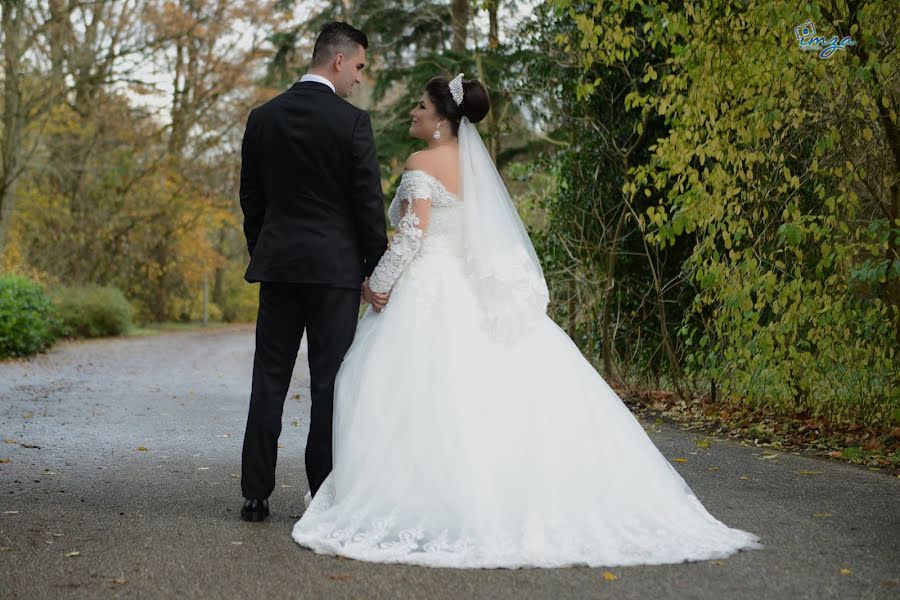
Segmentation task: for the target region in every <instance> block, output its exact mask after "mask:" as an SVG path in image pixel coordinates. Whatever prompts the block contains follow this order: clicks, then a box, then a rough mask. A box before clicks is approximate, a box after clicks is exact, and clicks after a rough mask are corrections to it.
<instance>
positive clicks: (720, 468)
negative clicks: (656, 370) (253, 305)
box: [0, 326, 900, 599]
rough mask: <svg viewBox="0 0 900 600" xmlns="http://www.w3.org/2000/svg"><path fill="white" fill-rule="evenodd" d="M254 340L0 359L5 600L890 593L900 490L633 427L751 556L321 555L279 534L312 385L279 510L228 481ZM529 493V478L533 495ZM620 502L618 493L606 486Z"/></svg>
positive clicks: (297, 403) (301, 381)
mask: <svg viewBox="0 0 900 600" xmlns="http://www.w3.org/2000/svg"><path fill="white" fill-rule="evenodd" d="M252 356H253V327H252V326H231V327H223V328H217V329H215V330H208V331H186V332H178V333H162V334H159V335H153V336H147V337H133V338H119V339H104V340H96V341H89V342H62V343H60V344H58V345H57V346H55V347H54V348H53V349H52V350H51V351H50V352H49V353H48V354H45V355H40V356H37V357H35V358H32V359H28V360H15V361H6V362H0V437H2V441H0V550H2V551H0V589H2V590H3V593H2V596H3V597H5V598H50V597H58V596H59V595H61V594H62V595H64V596H66V597H97V596H98V595H100V594H104V593H109V592H114V593H118V594H121V595H123V596H134V597H174V596H179V597H210V598H217V597H237V596H249V595H253V596H263V595H264V596H267V597H309V598H326V597H327V598H363V597H364V598H516V599H519V598H550V597H553V598H559V599H561V598H590V597H598V598H599V597H604V598H609V597H615V598H651V597H652V598H657V599H659V598H730V599H734V598H792V599H793V598H816V599H819V598H842V599H843V598H896V597H898V595H900V574H898V571H897V565H898V564H900V535H898V534H900V513H898V511H897V503H898V498H900V479H898V478H896V477H892V476H888V475H886V474H884V473H876V472H871V471H869V470H867V469H865V468H863V467H857V466H853V465H847V464H843V463H840V462H837V461H831V460H825V459H817V458H810V457H805V456H799V455H794V454H790V453H785V452H777V451H772V450H769V449H765V450H764V449H759V448H753V447H746V446H742V445H741V444H740V443H738V442H735V441H732V440H712V442H711V443H710V444H708V447H703V446H706V445H707V444H705V443H701V444H700V445H698V441H701V439H703V438H702V437H701V436H699V435H696V434H694V433H691V432H687V431H682V430H680V429H679V428H677V427H675V426H671V425H666V424H655V423H653V422H652V421H650V422H647V423H645V427H646V428H647V430H648V433H649V434H650V436H651V438H652V439H653V441H654V442H655V443H656V444H657V446H658V447H659V449H660V451H661V452H662V453H663V454H664V455H665V456H666V457H667V458H669V459H671V460H672V461H673V465H674V466H675V468H676V469H678V470H679V472H680V473H682V475H683V476H684V477H685V479H686V480H687V482H688V483H689V484H690V485H691V487H692V488H693V489H694V491H695V492H696V493H697V495H698V496H699V497H700V499H701V501H702V502H703V503H704V504H705V505H706V506H707V508H708V509H709V510H710V512H712V514H713V515H715V516H716V517H717V518H719V519H721V520H723V521H724V522H726V523H728V524H730V525H733V526H735V527H741V528H743V529H747V530H749V531H753V532H755V533H757V534H759V535H760V536H761V537H762V540H763V543H764V544H765V546H766V547H765V549H763V550H756V551H750V552H741V553H738V554H736V555H734V556H732V557H730V558H728V559H725V560H721V561H705V562H697V563H684V564H679V565H664V566H644V567H629V568H620V567H610V568H606V569H589V568H571V569H554V570H544V569H525V570H516V571H510V570H452V569H427V568H421V567H411V566H397V565H382V564H371V563H362V562H357V561H352V560H341V559H337V558H333V557H328V556H320V555H316V554H314V553H312V552H310V551H307V550H305V549H303V548H301V547H300V546H298V545H297V544H295V543H294V542H293V541H292V540H291V538H290V530H291V526H292V524H293V523H294V521H295V520H296V519H297V518H298V517H299V515H300V513H301V511H302V506H303V504H302V497H303V494H304V493H305V492H306V479H305V474H304V471H303V446H304V441H305V435H306V431H307V418H308V413H309V401H308V393H309V388H308V385H309V376H308V370H307V367H306V361H305V356H304V355H302V354H301V356H300V358H299V360H298V362H297V369H296V373H295V377H294V381H293V382H292V386H291V390H290V392H289V396H288V399H287V401H286V403H285V411H284V429H283V433H282V436H281V443H282V445H283V448H282V450H281V454H280V457H279V461H278V481H277V485H276V491H275V493H274V494H273V496H272V498H271V507H272V511H273V515H272V517H271V519H270V520H269V521H267V522H265V523H262V524H250V523H243V522H241V521H240V520H239V518H238V512H239V509H240V504H241V495H240V487H239V484H238V483H239V482H238V479H237V477H238V476H239V475H238V473H239V471H240V450H241V443H242V439H243V427H244V422H245V419H246V411H247V400H248V394H249V388H250V370H251V361H252ZM535 484H536V485H537V484H539V482H535ZM610 493H615V490H610Z"/></svg>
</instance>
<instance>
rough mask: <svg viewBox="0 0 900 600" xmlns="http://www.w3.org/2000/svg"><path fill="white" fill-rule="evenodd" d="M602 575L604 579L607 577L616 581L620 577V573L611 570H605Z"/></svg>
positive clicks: (607, 579)
mask: <svg viewBox="0 0 900 600" xmlns="http://www.w3.org/2000/svg"><path fill="white" fill-rule="evenodd" d="M602 577H603V579H605V580H606V581H615V580H616V579H618V578H619V576H618V575H616V574H615V573H612V572H610V571H603V575H602Z"/></svg>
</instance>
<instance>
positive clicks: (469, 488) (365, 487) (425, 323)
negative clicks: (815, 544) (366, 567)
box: [292, 252, 762, 568]
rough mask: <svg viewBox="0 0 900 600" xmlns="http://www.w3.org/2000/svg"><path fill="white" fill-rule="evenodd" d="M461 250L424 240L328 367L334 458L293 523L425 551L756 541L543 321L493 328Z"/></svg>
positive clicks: (426, 557) (642, 558) (429, 554)
mask: <svg viewBox="0 0 900 600" xmlns="http://www.w3.org/2000/svg"><path fill="white" fill-rule="evenodd" d="M479 311H480V307H479V304H478V302H477V299H476V297H475V295H474V291H473V290H472V288H471V285H470V284H469V280H468V278H467V275H466V272H465V269H464V264H463V261H462V259H461V258H460V257H459V256H457V255H455V254H453V253H441V252H433V253H430V254H429V253H426V254H425V255H423V256H421V257H419V258H418V259H416V260H415V261H413V262H412V263H411V264H410V265H409V266H408V267H407V269H406V271H405V272H404V273H403V275H402V276H401V277H400V279H399V280H398V281H397V284H396V285H395V287H394V290H393V293H392V295H391V299H390V303H389V304H388V306H387V308H386V309H385V310H384V311H383V312H382V313H376V312H374V311H372V310H371V309H369V310H368V311H367V312H366V314H365V316H364V317H363V318H362V320H361V321H360V323H359V325H358V328H357V332H356V336H355V338H354V341H353V344H352V346H351V347H350V349H349V351H348V352H347V354H346V356H345V358H344V361H343V363H342V365H341V368H340V370H339V372H338V375H337V380H336V384H335V404H334V442H333V446H334V469H333V471H332V472H331V474H330V475H329V476H328V478H327V479H326V481H325V482H324V484H323V485H322V487H321V488H320V490H319V492H318V493H317V494H316V496H315V498H313V500H312V503H311V504H310V505H309V507H308V508H307V510H306V512H305V513H304V514H303V516H302V517H301V518H300V520H298V521H297V522H296V524H295V525H294V528H293V532H292V537H293V539H294V540H295V541H296V542H298V543H299V544H301V545H303V546H306V547H308V548H311V549H313V550H315V551H316V552H319V553H324V554H335V555H342V556H345V557H350V558H355V559H360V560H367V561H376V562H384V563H409V564H418V565H426V566H435V567H506V568H517V567H527V566H536V567H562V566H571V565H588V566H616V565H636V564H663V563H677V562H682V561H686V560H704V559H715V558H724V557H727V556H729V555H731V554H733V553H734V552H736V551H738V550H740V549H743V548H761V547H762V546H761V544H760V543H759V538H758V537H757V536H755V535H753V534H752V533H749V532H746V531H742V530H740V529H734V528H730V527H728V526H727V525H725V524H723V523H721V522H720V521H718V520H716V519H715V518H714V517H713V516H712V515H711V514H710V513H709V512H708V511H707V510H706V509H705V508H704V507H703V505H702V504H701V503H700V502H699V500H698V499H697V497H696V496H695V495H694V493H693V492H692V491H691V489H690V488H689V487H688V485H687V484H686V482H685V481H684V479H683V478H682V477H681V476H680V475H679V473H678V472H677V471H676V470H675V469H674V468H673V467H672V465H671V464H670V463H669V461H668V460H667V459H666V458H665V457H664V456H662V455H661V454H660V452H659V451H658V450H657V448H656V446H655V445H654V444H653V442H652V441H651V440H650V438H649V437H648V436H647V434H646V433H645V432H644V429H643V427H642V426H641V425H640V423H639V422H638V421H637V419H636V418H635V417H634V416H633V415H632V414H631V412H630V411H629V410H628V408H627V407H626V406H625V405H624V404H623V403H622V401H621V400H620V399H619V397H618V396H617V395H616V393H615V392H614V391H613V390H612V389H611V388H610V387H609V385H607V383H606V381H605V380H604V379H603V378H602V377H601V376H600V375H599V374H598V373H597V371H596V370H595V369H594V368H593V367H592V366H591V364H590V363H589V362H588V361H587V360H586V359H585V358H584V357H583V356H582V354H581V352H580V351H579V350H578V348H577V346H575V344H574V343H573V342H572V341H571V340H570V339H569V337H568V336H567V335H566V333H565V332H564V331H563V330H562V329H560V328H559V327H558V326H557V325H556V323H555V322H554V321H553V320H552V319H550V318H549V317H546V318H544V319H542V320H541V321H540V322H539V323H538V324H537V325H536V326H535V328H534V329H532V330H531V331H529V333H528V334H527V335H526V336H524V337H523V338H521V339H519V340H518V341H516V342H515V343H501V342H496V341H494V340H493V339H491V338H490V337H489V336H488V335H486V333H485V332H484V330H483V328H482V319H481V315H480V312H479Z"/></svg>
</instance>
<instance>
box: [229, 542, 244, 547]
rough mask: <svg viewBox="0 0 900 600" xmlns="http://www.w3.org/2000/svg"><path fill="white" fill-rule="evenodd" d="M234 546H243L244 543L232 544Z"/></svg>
mask: <svg viewBox="0 0 900 600" xmlns="http://www.w3.org/2000/svg"><path fill="white" fill-rule="evenodd" d="M231 545H232V546H243V545H244V542H231Z"/></svg>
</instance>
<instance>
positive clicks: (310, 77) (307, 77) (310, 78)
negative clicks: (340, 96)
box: [300, 73, 337, 93]
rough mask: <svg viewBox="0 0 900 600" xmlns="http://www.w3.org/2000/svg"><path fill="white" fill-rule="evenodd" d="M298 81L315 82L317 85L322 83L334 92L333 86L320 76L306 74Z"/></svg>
mask: <svg viewBox="0 0 900 600" xmlns="http://www.w3.org/2000/svg"><path fill="white" fill-rule="evenodd" d="M300 81H317V82H319V83H324V84H325V85H327V86H328V87H330V88H331V91H332V92H335V89H334V84H333V83H331V81H329V80H328V79H326V78H325V77H322V76H321V75H316V74H315V73H307V74H306V75H304V76H303V77H301V78H300ZM335 93H337V92H335Z"/></svg>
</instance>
